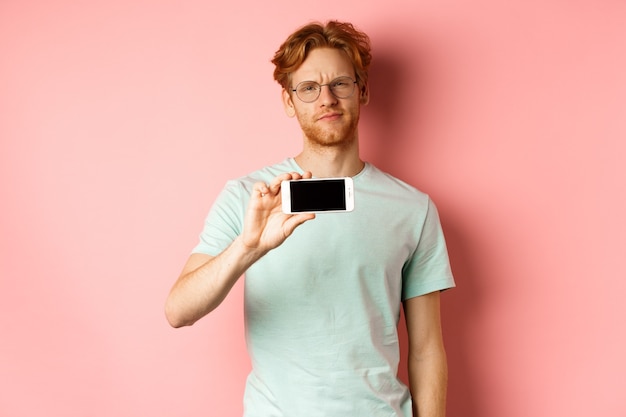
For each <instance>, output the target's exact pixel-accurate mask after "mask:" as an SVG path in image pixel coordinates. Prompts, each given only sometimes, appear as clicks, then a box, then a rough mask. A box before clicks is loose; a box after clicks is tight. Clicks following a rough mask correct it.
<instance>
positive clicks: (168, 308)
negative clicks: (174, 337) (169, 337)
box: [165, 300, 195, 329]
mask: <svg viewBox="0 0 626 417" xmlns="http://www.w3.org/2000/svg"><path fill="white" fill-rule="evenodd" d="M165 318H166V319H167V322H168V323H169V325H170V326H172V327H173V328H175V329H179V328H181V327H185V326H191V325H192V324H194V323H195V321H192V320H188V319H187V318H185V317H184V315H183V314H182V313H181V311H180V308H177V307H176V306H175V305H173V303H172V302H171V301H170V300H168V301H167V302H166V303H165Z"/></svg>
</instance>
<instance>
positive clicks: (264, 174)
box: [227, 158, 299, 189]
mask: <svg viewBox="0 0 626 417" xmlns="http://www.w3.org/2000/svg"><path fill="white" fill-rule="evenodd" d="M292 171H299V168H298V167H297V166H295V165H294V162H293V159H292V158H287V159H285V160H283V161H281V162H278V163H275V164H272V165H268V166H265V167H263V168H261V169H257V170H255V171H252V172H249V173H248V174H246V175H243V176H241V177H239V178H235V179H231V180H230V181H228V183H227V186H229V185H230V186H238V187H241V186H243V187H244V188H247V189H252V186H253V185H254V184H255V183H257V182H266V183H269V182H270V181H272V180H273V179H274V178H276V177H277V176H278V175H280V174H283V173H285V172H292Z"/></svg>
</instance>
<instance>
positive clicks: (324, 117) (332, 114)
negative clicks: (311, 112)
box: [317, 112, 341, 120]
mask: <svg viewBox="0 0 626 417" xmlns="http://www.w3.org/2000/svg"><path fill="white" fill-rule="evenodd" d="M340 116H341V113H339V112H329V113H324V114H322V115H321V116H320V117H318V119H317V120H335V119H338V118H339V117H340Z"/></svg>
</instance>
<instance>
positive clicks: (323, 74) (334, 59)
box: [291, 48, 354, 84]
mask: <svg viewBox="0 0 626 417" xmlns="http://www.w3.org/2000/svg"><path fill="white" fill-rule="evenodd" d="M344 75H347V76H350V77H354V67H353V65H352V61H350V58H349V57H348V55H347V54H346V53H345V52H344V51H342V50H341V49H336V48H316V49H313V50H312V51H310V52H309V55H308V56H307V57H306V59H305V60H304V62H303V63H302V65H300V67H299V68H298V69H297V70H296V71H294V72H293V73H292V74H291V77H292V80H293V83H294V84H297V83H299V82H301V81H322V82H327V81H330V80H333V79H335V78H337V77H341V76H344Z"/></svg>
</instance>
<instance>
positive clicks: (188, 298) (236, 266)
mask: <svg viewBox="0 0 626 417" xmlns="http://www.w3.org/2000/svg"><path fill="white" fill-rule="evenodd" d="M310 177H311V173H307V174H305V175H304V176H302V175H300V174H298V173H290V174H283V175H280V176H278V177H276V178H275V179H274V180H273V181H272V183H271V184H269V185H267V184H264V183H256V184H255V185H254V187H253V190H252V195H251V196H250V202H249V204H248V208H247V210H246V216H245V219H244V227H243V232H242V233H241V235H239V236H238V237H237V238H236V239H235V240H234V241H233V242H232V243H231V245H230V246H229V247H228V248H226V249H225V250H224V251H223V252H222V253H220V254H219V255H217V256H215V257H213V256H210V255H205V254H192V255H191V256H190V257H189V259H188V260H187V262H186V264H185V266H184V267H183V271H182V272H181V274H180V276H179V277H178V279H177V280H176V282H175V283H174V286H173V287H172V289H171V291H170V293H169V295H168V298H167V301H166V304H165V315H166V317H167V320H168V322H169V323H170V324H171V325H172V326H173V327H181V326H189V325H192V324H193V323H195V322H196V321H197V320H198V319H200V318H202V317H204V316H205V315H207V314H208V313H210V312H211V311H213V310H214V309H215V308H216V307H217V306H218V305H220V304H221V302H222V301H224V299H225V298H226V296H227V295H228V293H229V292H230V290H231V289H232V287H233V286H234V285H235V283H236V282H237V280H238V279H239V278H240V277H241V276H242V275H243V274H244V272H245V271H246V270H247V269H248V268H249V267H250V266H251V265H252V264H254V263H255V262H256V261H257V260H259V259H260V258H261V257H262V256H264V255H265V254H266V253H267V252H269V251H270V250H272V249H274V248H275V247H277V246H279V245H280V244H282V243H283V242H284V241H285V239H287V237H289V236H290V235H291V233H292V232H293V231H294V230H295V228H296V227H298V226H299V225H301V224H302V223H304V222H305V221H307V220H310V219H312V218H314V217H315V215H313V214H297V215H287V214H284V213H283V212H282V210H281V197H280V183H281V181H283V180H290V179H300V178H310Z"/></svg>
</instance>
